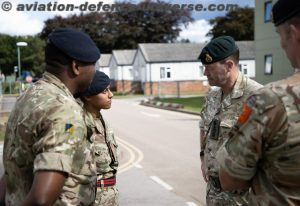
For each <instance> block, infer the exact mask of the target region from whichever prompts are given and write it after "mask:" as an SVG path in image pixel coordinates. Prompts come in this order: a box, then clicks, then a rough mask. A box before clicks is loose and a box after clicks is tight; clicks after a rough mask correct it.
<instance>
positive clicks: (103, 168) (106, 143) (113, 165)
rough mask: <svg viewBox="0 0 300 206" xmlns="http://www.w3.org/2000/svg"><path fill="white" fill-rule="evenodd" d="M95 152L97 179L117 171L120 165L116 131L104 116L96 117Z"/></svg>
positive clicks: (112, 174)
mask: <svg viewBox="0 0 300 206" xmlns="http://www.w3.org/2000/svg"><path fill="white" fill-rule="evenodd" d="M94 120H95V132H94V135H95V136H94V139H95V153H96V157H95V158H96V166H97V176H98V177H97V179H98V180H99V179H107V178H110V177H112V176H114V175H115V174H116V173H117V168H118V165H119V162H118V155H117V148H118V145H117V143H116V140H115V137H114V133H113V131H112V129H111V127H110V126H109V124H108V122H106V121H104V120H103V117H102V116H100V118H95V119H94Z"/></svg>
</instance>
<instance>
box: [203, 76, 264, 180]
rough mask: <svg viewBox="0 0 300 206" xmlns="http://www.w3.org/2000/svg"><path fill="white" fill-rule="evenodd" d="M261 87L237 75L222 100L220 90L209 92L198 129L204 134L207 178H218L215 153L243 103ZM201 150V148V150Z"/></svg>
mask: <svg viewBox="0 0 300 206" xmlns="http://www.w3.org/2000/svg"><path fill="white" fill-rule="evenodd" d="M260 87H262V86H261V85H260V84H258V83H257V82H255V81H253V80H251V79H248V78H247V77H245V76H244V75H243V74H242V73H239V75H238V78H237V81H236V83H235V85H234V88H233V90H232V92H231V93H230V94H228V95H227V96H226V97H225V98H224V99H223V100H222V90H221V88H216V89H213V90H212V91H210V92H209V93H208V95H207V97H206V102H205V105H204V107H203V109H202V111H201V113H200V129H201V130H203V131H204V132H205V134H206V135H205V143H204V154H205V155H204V161H205V162H206V166H207V174H208V175H209V176H218V171H219V164H218V163H217V160H216V152H217V150H218V149H219V147H220V146H221V145H222V144H223V142H224V141H225V140H226V139H227V134H228V132H229V131H230V130H231V128H232V127H233V125H234V124H235V123H236V122H237V119H238V117H239V115H240V113H241V112H242V106H243V101H245V100H246V99H247V98H248V97H249V96H250V94H251V93H252V92H254V91H255V90H257V89H258V88H260ZM202 149H203V148H202Z"/></svg>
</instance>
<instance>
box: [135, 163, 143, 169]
mask: <svg viewBox="0 0 300 206" xmlns="http://www.w3.org/2000/svg"><path fill="white" fill-rule="evenodd" d="M134 166H135V167H136V168H139V169H142V168H143V167H142V165H139V164H135V165H134Z"/></svg>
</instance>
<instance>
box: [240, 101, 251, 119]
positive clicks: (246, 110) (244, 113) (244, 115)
mask: <svg viewBox="0 0 300 206" xmlns="http://www.w3.org/2000/svg"><path fill="white" fill-rule="evenodd" d="M251 112H252V109H251V107H249V106H248V104H247V103H245V104H244V106H243V111H242V114H241V116H240V117H239V120H238V121H239V123H241V124H244V123H245V122H246V121H247V120H248V118H249V117H250V114H251Z"/></svg>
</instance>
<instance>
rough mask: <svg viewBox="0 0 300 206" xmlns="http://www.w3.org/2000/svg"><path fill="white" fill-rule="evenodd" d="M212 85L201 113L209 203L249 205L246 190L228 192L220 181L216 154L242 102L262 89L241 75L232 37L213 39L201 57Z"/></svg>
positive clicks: (201, 153)
mask: <svg viewBox="0 0 300 206" xmlns="http://www.w3.org/2000/svg"><path fill="white" fill-rule="evenodd" d="M199 58H200V60H201V62H202V64H203V65H204V66H205V72H204V75H206V76H207V79H208V82H209V84H210V86H216V88H214V89H212V90H211V91H210V92H209V93H208V95H207V97H206V102H205V105H204V107H203V109H202V111H201V114H200V125H199V126H200V145H201V152H200V158H201V169H202V174H203V178H204V180H205V181H206V182H207V195H206V204H207V205H208V206H211V205H218V206H219V205H224V206H225V205H226V206H230V205H246V204H247V199H246V198H245V197H246V196H247V191H232V192H226V191H224V190H223V189H222V188H221V185H220V181H219V174H218V171H219V164H218V162H217V160H216V152H217V150H218V149H219V147H220V146H221V145H222V144H223V142H224V141H225V140H226V139H227V134H228V132H229V131H230V130H231V129H232V127H233V125H234V124H235V123H236V122H237V120H238V117H239V115H240V114H241V112H242V102H243V101H244V100H246V99H247V98H248V97H249V95H250V94H251V93H252V92H253V91H255V90H257V89H258V88H260V87H261V85H260V84H258V83H257V82H255V81H253V80H251V79H248V78H247V77H245V76H244V75H243V74H242V73H241V72H239V66H238V65H239V49H238V47H237V45H236V43H235V41H234V39H233V38H232V37H230V36H221V37H218V38H215V39H213V40H212V41H211V42H210V43H208V44H207V45H206V46H205V47H204V48H203V50H202V52H201V54H200V56H199Z"/></svg>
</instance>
